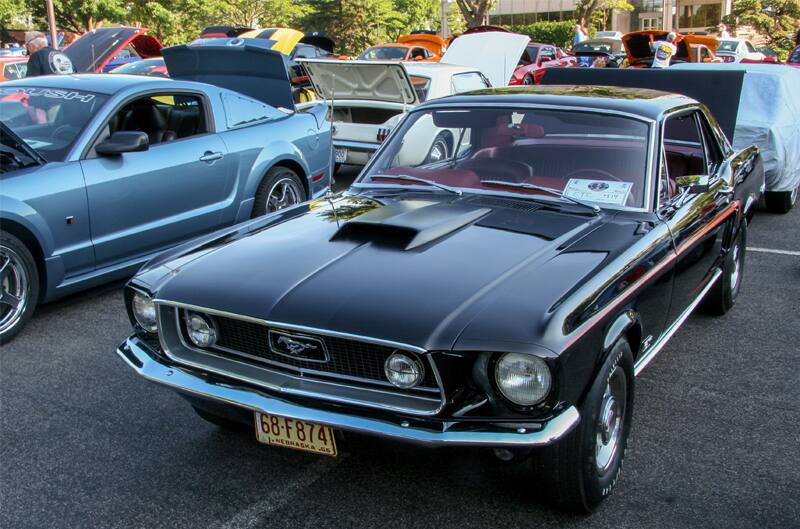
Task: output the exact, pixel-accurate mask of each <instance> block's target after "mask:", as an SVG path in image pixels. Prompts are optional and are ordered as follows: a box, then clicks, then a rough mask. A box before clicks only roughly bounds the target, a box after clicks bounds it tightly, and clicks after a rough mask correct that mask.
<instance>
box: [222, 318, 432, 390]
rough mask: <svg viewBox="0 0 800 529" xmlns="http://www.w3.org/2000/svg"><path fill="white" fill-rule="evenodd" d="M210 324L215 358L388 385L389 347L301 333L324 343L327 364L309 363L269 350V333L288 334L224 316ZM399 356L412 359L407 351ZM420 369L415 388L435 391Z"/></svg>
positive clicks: (428, 371) (429, 374) (429, 373)
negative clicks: (419, 380) (214, 338)
mask: <svg viewBox="0 0 800 529" xmlns="http://www.w3.org/2000/svg"><path fill="white" fill-rule="evenodd" d="M214 321H215V323H216V325H217V331H218V336H219V338H218V341H217V344H216V346H215V347H214V348H212V349H213V351H214V353H215V354H217V355H221V356H231V357H234V358H236V359H237V360H240V361H251V362H266V363H269V364H270V365H273V366H278V367H283V368H285V369H289V370H293V371H302V372H308V373H317V374H320V375H323V376H324V375H326V374H329V375H331V376H339V377H347V378H353V379H359V380H361V381H365V382H373V383H379V384H386V385H388V381H387V380H386V376H385V375H384V371H383V365H384V362H386V359H387V358H388V357H389V356H390V355H391V354H392V353H393V352H394V351H395V350H396V349H394V348H392V347H388V346H384V345H378V344H372V343H368V342H363V341H358V340H353V339H346V338H339V337H333V336H323V335H309V334H308V333H305V335H306V336H312V337H313V338H316V339H318V340H321V341H322V342H324V344H325V347H326V348H327V350H328V355H329V360H328V361H327V362H312V361H306V360H301V359H296V358H290V357H287V356H285V355H282V354H278V353H275V352H274V351H272V350H271V348H270V344H269V338H268V333H269V331H270V330H273V331H278V332H289V333H291V332H292V331H289V330H286V329H281V328H278V327H268V326H267V325H263V324H260V323H255V322H251V321H246V320H241V319H237V318H229V317H224V316H214ZM403 352H404V353H405V354H409V355H413V353H410V352H407V351H403ZM423 365H425V366H426V369H425V378H424V379H423V381H422V383H421V384H420V385H419V386H418V388H419V389H420V390H424V389H429V390H436V391H438V385H437V383H436V378H435V376H434V374H433V373H432V369H431V368H430V365H429V364H428V363H427V362H423ZM392 387H393V386H392Z"/></svg>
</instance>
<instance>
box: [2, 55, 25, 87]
mask: <svg viewBox="0 0 800 529" xmlns="http://www.w3.org/2000/svg"><path fill="white" fill-rule="evenodd" d="M27 72H28V58H27V57H19V56H12V57H0V82H1V81H10V80H12V79H22V78H23V77H25V74H26V73H27Z"/></svg>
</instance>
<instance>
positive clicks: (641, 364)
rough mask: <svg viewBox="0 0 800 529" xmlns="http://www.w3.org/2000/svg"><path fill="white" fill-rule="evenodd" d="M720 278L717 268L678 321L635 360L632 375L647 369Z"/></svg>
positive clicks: (720, 273)
mask: <svg viewBox="0 0 800 529" xmlns="http://www.w3.org/2000/svg"><path fill="white" fill-rule="evenodd" d="M720 276H722V270H720V269H719V268H717V269H716V271H715V272H714V275H713V276H711V279H709V281H708V283H706V286H704V287H703V290H701V291H700V293H699V294H698V295H697V297H696V298H694V300H693V301H692V302H691V303H690V304H689V306H688V307H686V310H684V311H683V312H682V313H681V315H680V316H678V319H676V320H675V321H674V322H672V325H670V326H669V328H668V329H667V330H666V331H664V333H663V334H662V335H661V337H660V338H659V339H658V340H656V342H655V343H654V344H653V346H652V347H651V348H650V349H648V350H647V352H646V353H645V354H644V355H642V356H641V357H639V359H638V360H636V363H635V364H634V366H633V374H634V375H638V374H639V373H641V372H642V370H643V369H644V368H645V367H647V365H648V364H649V363H650V362H652V361H653V358H655V357H656V355H657V354H658V353H660V352H661V349H663V348H664V346H665V345H667V342H668V341H669V339H670V338H672V335H673V334H675V333H676V332H677V331H678V329H680V327H681V325H683V322H684V321H686V319H687V318H688V317H689V316H691V314H692V312H693V311H694V309H695V307H697V305H699V304H700V302H701V301H703V297H705V295H706V293H707V292H708V291H709V290H711V287H713V286H714V284H715V283H716V282H717V280H718V279H719V278H720Z"/></svg>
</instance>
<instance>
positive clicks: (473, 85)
mask: <svg viewBox="0 0 800 529" xmlns="http://www.w3.org/2000/svg"><path fill="white" fill-rule="evenodd" d="M452 83H453V93H454V94H460V93H461V92H471V91H472V90H482V89H484V88H489V87H491V85H490V84H489V82H488V81H487V80H486V78H485V77H484V76H483V75H481V74H480V73H478V72H467V73H459V74H456V75H454V76H453V80H452Z"/></svg>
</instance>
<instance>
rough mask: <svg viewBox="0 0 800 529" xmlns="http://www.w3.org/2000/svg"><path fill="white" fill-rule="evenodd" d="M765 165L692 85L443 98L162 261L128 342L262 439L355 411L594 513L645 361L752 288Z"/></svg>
mask: <svg viewBox="0 0 800 529" xmlns="http://www.w3.org/2000/svg"><path fill="white" fill-rule="evenodd" d="M432 127H433V128H438V129H439V130H440V131H445V130H447V131H455V138H456V140H455V146H454V149H453V150H452V152H450V153H449V154H448V156H447V157H446V158H442V159H438V160H435V161H431V160H420V159H419V158H418V157H416V156H414V154H415V153H406V152H405V151H407V150H413V151H416V147H415V146H414V144H413V142H411V141H408V140H409V138H413V137H414V136H416V135H418V134H421V131H425V134H428V138H430V137H432V136H434V134H430V132H429V131H430V130H431V128H432ZM762 183H763V172H762V167H761V163H760V158H759V155H758V150H757V149H756V148H754V147H751V148H747V149H744V150H741V151H735V150H734V149H733V148H732V147H731V146H730V144H729V143H728V141H727V140H726V138H725V135H724V134H723V133H722V131H721V130H720V129H719V126H718V125H717V123H716V121H715V120H714V119H713V116H711V115H710V113H709V111H708V109H707V108H706V107H704V106H703V105H701V104H699V103H697V102H696V101H694V100H692V99H690V98H688V97H685V96H680V95H674V94H667V93H664V92H657V91H652V90H635V89H618V88H617V89H608V88H601V87H557V86H553V87H525V88H522V87H517V88H504V89H487V90H482V91H475V92H471V93H469V94H463V95H457V96H452V97H447V98H440V99H435V100H431V101H428V102H425V103H423V104H421V105H419V106H417V107H416V108H414V109H413V110H411V111H410V112H409V114H408V115H407V117H406V118H405V119H403V120H402V122H401V124H400V125H399V126H398V128H397V129H395V131H394V132H393V133H392V135H391V136H390V137H389V138H388V139H387V141H386V142H385V143H384V144H383V145H382V147H381V148H380V149H379V150H378V152H377V153H376V154H375V156H374V157H373V158H372V160H371V161H370V162H369V164H368V165H367V166H366V167H365V169H364V170H363V171H362V173H361V175H360V176H359V178H358V179H357V181H356V182H355V183H354V185H353V186H352V188H351V189H350V190H349V191H347V192H345V193H342V194H339V195H334V196H330V197H326V198H325V199H322V200H318V201H315V202H311V203H306V204H301V205H298V206H295V207H294V208H291V209H286V210H282V211H279V212H277V213H274V214H272V215H270V216H267V217H263V218H261V219H257V220H255V221H251V222H250V223H246V224H243V225H240V226H238V227H235V228H232V229H230V230H226V231H224V232H220V233H218V234H216V235H214V236H209V237H206V238H204V239H201V240H197V241H195V242H193V243H190V244H185V245H183V246H182V247H179V248H176V249H174V250H173V251H171V252H169V253H167V254H164V255H162V256H160V257H159V258H156V259H155V260H153V261H152V262H151V263H149V264H148V265H147V266H146V267H145V268H143V270H142V271H141V272H140V273H139V274H138V275H137V276H136V277H135V278H134V279H132V280H131V282H130V283H129V286H128V288H127V289H126V294H125V299H126V303H125V306H126V309H127V311H128V314H129V317H130V320H131V323H132V326H133V333H132V334H131V336H130V337H128V338H127V339H125V340H124V341H123V342H122V344H121V345H120V346H119V348H118V350H117V353H118V354H119V356H120V357H121V358H122V359H123V360H124V361H125V363H126V365H127V366H129V367H130V368H131V369H132V370H134V371H135V372H136V373H138V374H140V375H141V376H142V377H144V378H145V379H148V380H151V381H154V382H156V383H159V384H162V385H164V386H166V387H168V388H171V389H174V390H175V391H177V392H178V393H179V394H181V395H182V396H183V397H185V398H186V399H187V400H188V401H189V402H190V403H191V405H192V406H193V407H194V409H195V410H196V411H197V413H198V414H199V415H200V416H201V417H202V418H204V419H206V420H208V421H210V422H213V423H215V424H218V425H221V426H231V425H232V424H235V423H237V422H241V423H242V424H244V425H247V426H248V427H249V428H253V429H254V430H255V433H256V438H257V439H258V440H259V441H260V442H263V443H266V444H270V445H280V446H291V447H293V448H298V449H303V450H309V451H312V452H315V453H318V454H324V455H328V456H332V455H336V453H337V443H341V442H342V441H343V439H342V437H337V436H336V434H335V432H336V430H340V429H341V430H345V431H352V432H357V433H363V434H371V435H376V436H379V437H384V438H386V439H388V440H395V441H399V442H412V443H417V444H420V445H423V446H462V445H466V446H478V447H486V448H490V449H496V450H497V451H498V453H499V454H500V455H501V456H502V457H503V458H504V459H507V460H509V459H510V460H518V461H522V460H523V459H525V458H526V457H527V456H530V457H532V458H533V470H534V475H533V476H532V477H531V482H534V481H535V482H537V483H540V484H541V485H542V486H541V487H539V489H540V490H542V491H543V493H544V494H546V495H547V496H548V498H549V499H550V500H551V501H553V502H554V503H556V504H558V505H560V506H562V507H564V508H568V509H571V510H577V511H584V512H585V511H591V510H592V509H595V508H596V507H597V506H598V505H599V504H600V502H601V501H602V500H603V499H604V498H605V497H607V496H608V495H609V494H610V493H611V491H612V490H613V489H614V486H615V485H616V483H617V482H618V479H617V478H618V477H619V471H620V468H621V465H622V460H623V458H624V455H625V449H626V442H627V439H628V436H629V433H630V431H631V424H632V418H633V414H632V411H633V403H634V387H635V386H634V376H635V374H637V373H639V372H641V371H642V369H644V368H645V366H647V365H648V364H649V363H650V362H651V361H652V360H653V358H654V357H655V355H656V354H657V353H658V352H659V351H661V350H662V348H663V346H664V345H665V344H666V343H667V340H668V339H669V338H670V337H671V336H672V335H673V334H674V333H675V332H676V331H677V330H678V328H679V327H680V325H681V323H682V322H683V321H684V320H685V319H686V318H687V317H688V316H689V314H691V312H692V310H693V309H694V308H695V307H696V306H698V305H700V304H702V305H703V307H704V308H705V309H706V310H708V311H709V312H711V313H715V314H722V313H725V312H726V311H728V310H729V309H731V308H732V307H733V305H734V303H735V302H736V299H737V296H738V294H739V291H740V285H741V284H742V277H743V271H744V268H743V265H744V253H745V249H746V230H747V224H746V222H745V219H746V215H745V210H744V208H745V204H747V203H750V202H751V201H752V200H753V197H754V196H756V195H757V194H758V190H759V188H760V186H761V185H762ZM187 409H188V407H187ZM175 412H176V413H177V411H175ZM154 413H155V414H156V415H157V416H158V418H159V419H163V414H160V411H158V412H156V411H155V410H154ZM139 418H141V416H140V417H139ZM344 442H345V443H346V442H348V441H347V438H345V439H344ZM348 453H349V454H351V457H357V451H355V450H354V449H352V448H349V449H348ZM199 470H200V471H202V469H199ZM276 485H277V486H280V485H281V484H280V483H277V484H276ZM494 492H497V491H496V490H495V491H494ZM526 492H527V491H526Z"/></svg>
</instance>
